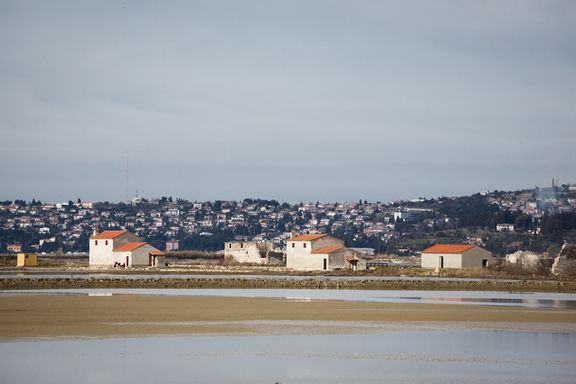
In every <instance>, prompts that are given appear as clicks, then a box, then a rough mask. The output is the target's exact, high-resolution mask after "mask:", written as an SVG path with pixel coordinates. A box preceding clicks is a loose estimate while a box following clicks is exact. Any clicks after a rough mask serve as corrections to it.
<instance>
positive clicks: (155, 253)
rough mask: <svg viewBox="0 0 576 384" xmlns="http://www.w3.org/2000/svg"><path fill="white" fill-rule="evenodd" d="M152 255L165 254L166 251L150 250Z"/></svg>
mask: <svg viewBox="0 0 576 384" xmlns="http://www.w3.org/2000/svg"><path fill="white" fill-rule="evenodd" d="M150 254H151V255H152V256H164V252H162V251H152V252H150Z"/></svg>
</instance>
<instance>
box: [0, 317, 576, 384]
mask: <svg viewBox="0 0 576 384" xmlns="http://www.w3.org/2000/svg"><path fill="white" fill-rule="evenodd" d="M574 356H576V335H574V334H564V333H546V332H545V333H541V332H512V331H489V330H487V331H479V330H447V329H445V328H439V329H432V330H429V329H428V330H416V331H393V332H383V333H379V334H370V335H329V336H186V337H150V338H121V339H93V340H57V341H54V340H52V341H42V342H8V343H0V357H1V358H0V368H1V371H2V382H6V383H34V382H42V383H64V384H65V383H107V382H129V383H130V382H138V383H163V382H164V383H168V382H169V383H241V384H243V383H247V384H248V383H250V384H254V383H319V384H322V383H415V384H417V383H523V384H526V383H573V382H574V377H575V376H576V360H575V357H574Z"/></svg>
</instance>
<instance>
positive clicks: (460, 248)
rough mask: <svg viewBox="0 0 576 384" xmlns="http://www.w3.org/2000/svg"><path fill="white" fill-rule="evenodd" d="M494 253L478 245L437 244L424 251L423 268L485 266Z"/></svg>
mask: <svg viewBox="0 0 576 384" xmlns="http://www.w3.org/2000/svg"><path fill="white" fill-rule="evenodd" d="M490 259H492V253H490V252H488V251H487V250H485V249H483V248H480V247H478V246H476V245H452V244H436V245H434V246H432V247H430V248H428V249H425V250H423V251H422V268H438V269H442V268H485V267H487V266H488V262H489V261H490Z"/></svg>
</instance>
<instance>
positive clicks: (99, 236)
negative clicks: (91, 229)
mask: <svg viewBox="0 0 576 384" xmlns="http://www.w3.org/2000/svg"><path fill="white" fill-rule="evenodd" d="M126 232H128V231H104V232H102V233H99V234H97V235H96V236H92V237H91V239H113V238H115V237H118V236H120V235H122V234H124V233H126Z"/></svg>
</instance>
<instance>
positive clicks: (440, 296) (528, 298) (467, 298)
mask: <svg viewBox="0 0 576 384" xmlns="http://www.w3.org/2000/svg"><path fill="white" fill-rule="evenodd" d="M126 294H129V295H130V294H133V295H176V296H228V297H265V298H290V299H300V300H346V301H364V302H381V303H386V302H387V303H414V302H421V303H442V304H475V305H487V306H509V307H524V308H554V309H576V294H574V293H553V292H533V293H527V292H523V293H514V292H502V291H424V290H366V291H363V290H337V289H130V288H118V289H46V290H8V291H0V296H31V295H33V296H41V295H47V296H53V295H67V296H75V295H91V296H108V295H126Z"/></svg>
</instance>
